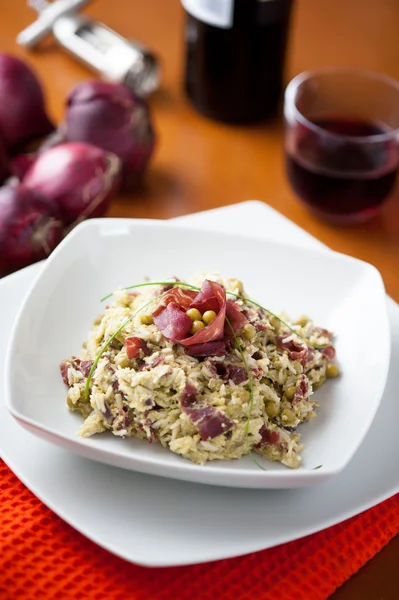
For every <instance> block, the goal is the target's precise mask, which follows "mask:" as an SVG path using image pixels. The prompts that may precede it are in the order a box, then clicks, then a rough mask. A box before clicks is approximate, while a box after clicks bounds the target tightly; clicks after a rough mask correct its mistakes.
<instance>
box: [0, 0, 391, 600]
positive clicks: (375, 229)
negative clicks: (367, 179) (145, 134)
mask: <svg viewBox="0 0 399 600" xmlns="http://www.w3.org/2000/svg"><path fill="white" fill-rule="evenodd" d="M2 3H4V4H5V0H3V2H2ZM25 4H26V3H25V2H24V1H23V0H13V2H10V3H9V2H7V8H5V6H3V7H2V8H1V19H0V50H7V51H10V52H14V53H17V54H19V55H20V56H22V57H24V56H28V58H29V60H30V61H31V62H32V63H33V64H34V66H35V67H36V69H37V71H38V73H39V74H40V76H41V77H42V79H43V81H44V84H45V87H46V91H47V96H48V103H49V109H50V111H51V113H52V115H53V116H54V118H55V119H56V120H61V119H62V116H63V110H64V98H65V96H66V94H67V93H68V91H69V90H70V89H71V87H72V86H73V85H74V84H76V83H77V82H79V81H82V80H84V79H87V78H88V77H91V75H90V74H89V73H88V71H86V70H85V69H84V68H83V67H81V66H80V65H78V64H77V63H76V62H75V61H74V60H73V59H71V58H70V57H69V56H67V55H66V54H65V53H63V52H62V51H61V50H60V49H59V48H58V47H57V45H56V44H55V43H53V42H52V41H51V40H49V41H48V42H47V43H46V44H45V45H44V47H43V48H42V49H41V50H40V51H37V52H35V53H29V55H27V54H26V53H25V52H24V51H23V50H21V49H19V48H17V46H16V44H15V42H14V40H15V36H16V34H17V33H18V32H19V31H20V30H21V29H22V28H24V27H25V26H26V25H28V24H29V23H30V22H31V21H32V20H33V16H34V14H33V12H32V11H31V10H29V9H28V8H26V6H25ZM87 12H88V13H89V14H90V15H92V16H93V17H95V18H97V19H99V20H102V21H104V22H106V23H107V25H109V26H110V27H112V28H114V29H116V30H117V31H119V32H120V33H121V34H122V35H125V36H127V37H131V38H135V39H138V40H141V41H142V42H144V43H146V44H148V45H149V46H150V47H151V48H153V49H154V50H156V51H157V52H158V53H159V54H160V56H161V57H162V59H163V84H162V90H161V91H160V92H159V93H157V94H156V95H155V96H154V97H153V98H152V100H151V105H152V110H153V114H154V118H155V123H156V126H157V129H158V132H159V145H158V149H157V153H156V156H155V159H154V161H153V163H152V168H151V171H150V172H149V174H148V177H147V181H146V184H145V186H143V188H142V189H141V190H140V191H138V192H137V193H136V194H134V195H130V196H124V197H120V198H118V199H116V200H115V201H114V203H113V206H112V208H111V211H110V214H111V215H112V216H132V217H133V216H134V217H156V218H169V217H174V216H177V215H183V214H187V213H191V212H197V211H200V210H206V209H209V208H214V207H217V206H223V205H226V204H232V203H237V202H241V201H244V200H248V199H259V200H263V201H265V202H267V203H268V204H270V205H271V206H273V207H274V208H276V209H277V210H279V211H280V212H281V213H283V214H284V215H286V216H288V217H289V218H290V219H292V220H293V221H295V222H296V223H298V225H300V226H301V227H303V228H304V229H306V230H308V231H309V232H310V233H312V234H313V235H315V236H316V237H318V238H319V239H320V240H322V241H323V242H325V243H326V244H328V245H329V246H330V247H331V248H334V249H335V250H339V251H341V252H345V253H348V254H351V255H353V256H356V257H358V258H361V259H363V260H366V261H368V262H371V263H373V264H374V265H375V266H376V267H377V268H378V269H379V270H380V271H381V273H382V275H383V277H384V280H385V284H386V288H387V291H388V293H389V294H390V295H391V296H392V297H393V298H395V299H396V300H397V301H399V269H398V265H399V260H398V259H399V200H398V199H397V198H395V199H393V200H392V201H390V202H389V203H388V205H387V206H386V207H385V209H384V211H383V213H382V214H381V216H379V217H378V218H376V219H375V220H374V221H372V222H370V223H368V224H366V225H364V226H362V227H358V228H348V229H337V228H333V227H330V226H328V225H326V224H323V223H320V222H318V221H317V220H315V219H314V218H313V217H312V216H310V215H309V214H308V212H307V211H306V210H305V209H304V208H303V207H302V206H301V205H300V204H299V203H298V201H297V200H296V199H295V197H294V195H293V193H292V191H291V189H290V188H289V186H288V184H287V181H286V179H285V175H284V171H283V165H282V146H283V136H282V127H281V119H276V120H274V121H273V122H271V123H269V124H267V125H262V126H254V127H246V128H244V127H228V126H225V125H220V124H218V123H214V122H212V121H209V120H207V119H205V118H203V117H202V116H201V115H199V114H197V113H196V112H195V110H193V108H192V107H191V106H190V104H189V102H188V101H187V100H186V98H185V97H184V95H183V93H182V65H183V49H184V45H183V22H184V21H183V11H182V9H181V7H180V3H179V1H178V0H146V1H145V2H143V1H142V0H98V1H97V2H95V3H94V4H93V6H90V7H89V8H88V10H87ZM398 23H399V2H398V1H397V0H379V1H378V2H365V1H364V0H351V1H350V2H348V1H347V0H322V1H318V0H298V1H297V9H296V12H295V15H294V20H293V29H292V37H291V44H290V53H289V62H288V68H287V81H288V80H289V79H290V78H291V77H292V76H294V75H295V74H297V73H299V72H301V71H303V70H305V69H308V68H313V67H319V66H325V65H335V64H337V65H348V66H358V67H364V68H369V69H374V70H377V71H382V72H384V73H387V74H388V75H391V76H393V77H396V78H397V79H399V36H398ZM398 562H399V536H397V537H396V539H395V540H393V541H392V542H391V543H390V544H389V545H388V546H387V547H386V548H385V549H384V550H383V551H382V552H381V553H380V554H379V555H378V556H376V557H375V558H374V559H373V560H372V561H370V563H369V564H368V565H367V566H366V567H364V568H363V569H362V570H361V571H360V572H359V573H358V574H357V575H356V576H354V577H353V578H352V579H351V580H350V581H349V582H347V583H346V584H345V585H344V586H343V587H342V588H341V589H340V590H338V591H337V592H336V593H335V594H334V596H333V598H334V599H335V600H357V599H359V600H360V599H361V600H397V598H398V597H399V591H398V590H399V569H398Z"/></svg>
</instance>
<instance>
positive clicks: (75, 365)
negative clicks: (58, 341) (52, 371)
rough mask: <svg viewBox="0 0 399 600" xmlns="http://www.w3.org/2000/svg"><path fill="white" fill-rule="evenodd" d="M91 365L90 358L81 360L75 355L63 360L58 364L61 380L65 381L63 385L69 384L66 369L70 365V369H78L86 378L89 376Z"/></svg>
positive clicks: (67, 369)
mask: <svg viewBox="0 0 399 600" xmlns="http://www.w3.org/2000/svg"><path fill="white" fill-rule="evenodd" d="M92 366H93V361H92V360H81V359H80V358H77V357H76V356H72V357H71V358H69V359H68V360H64V361H63V362H62V363H61V364H60V371H61V376H62V379H63V382H64V383H65V385H69V379H68V371H69V369H70V368H71V367H72V369H75V370H76V371H80V372H81V373H82V375H83V377H86V378H87V377H88V376H89V373H90V369H91V368H92Z"/></svg>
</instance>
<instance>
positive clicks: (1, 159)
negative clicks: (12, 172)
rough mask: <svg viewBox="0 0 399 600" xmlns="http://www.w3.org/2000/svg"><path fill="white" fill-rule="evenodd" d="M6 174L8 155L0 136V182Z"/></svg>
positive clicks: (0, 182)
mask: <svg viewBox="0 0 399 600" xmlns="http://www.w3.org/2000/svg"><path fill="white" fill-rule="evenodd" d="M7 176H8V156H7V151H6V147H5V145H4V142H3V139H2V138H1V137H0V184H2V183H3V181H4V180H5V179H6V177H7Z"/></svg>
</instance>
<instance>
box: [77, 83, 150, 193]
mask: <svg viewBox="0 0 399 600" xmlns="http://www.w3.org/2000/svg"><path fill="white" fill-rule="evenodd" d="M67 106H68V108H67V117H66V135H67V139H68V141H70V142H76V141H80V142H89V143H90V144H94V145H95V146H99V147H100V148H103V149H104V150H108V151H109V152H113V153H114V154H116V155H117V156H119V158H120V159H121V161H122V164H123V168H122V187H123V188H124V189H125V190H126V189H130V188H132V187H133V186H134V185H135V184H137V182H138V181H139V180H140V178H141V176H142V174H143V173H144V170H145V168H146V166H147V163H148V161H149V159H150V157H151V155H152V153H153V150H154V146H155V133H154V130H153V127H152V124H151V119H150V115H149V111H148V108H147V105H146V104H145V102H144V101H143V100H141V99H140V98H138V97H136V96H134V94H133V92H132V91H131V90H130V89H129V88H128V87H126V86H125V85H123V84H117V83H105V82H103V81H86V82H84V83H81V84H79V85H77V86H76V87H75V88H74V89H73V90H72V92H71V93H70V95H69V97H68V104H67Z"/></svg>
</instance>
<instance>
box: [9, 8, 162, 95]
mask: <svg viewBox="0 0 399 600" xmlns="http://www.w3.org/2000/svg"><path fill="white" fill-rule="evenodd" d="M89 2H90V0H54V2H51V3H50V2H47V0H30V1H29V2H28V5H29V6H30V7H31V8H33V9H34V10H35V11H36V12H37V13H38V15H39V16H38V18H37V20H36V21H35V22H34V23H32V24H31V25H29V26H28V27H27V28H26V29H24V30H23V31H21V33H20V34H19V35H18V36H17V42H18V44H20V45H21V46H25V47H27V48H34V47H35V46H36V45H37V44H38V43H39V42H40V41H41V40H42V39H43V38H45V37H46V36H47V35H49V34H53V36H54V37H55V39H56V40H57V41H58V43H59V44H60V45H61V46H62V47H63V48H65V49H66V50H67V51H68V52H69V53H70V54H72V55H73V56H75V57H76V58H77V59H78V60H79V61H80V62H82V63H84V64H85V65H87V66H88V67H89V68H91V69H93V70H94V71H96V72H97V73H98V74H99V75H100V76H101V77H102V78H103V79H105V80H107V81H113V82H120V83H124V84H125V85H127V86H128V87H130V88H131V89H133V90H134V91H135V92H136V93H137V94H138V95H139V96H142V97H146V96H148V95H149V94H151V93H152V92H153V91H155V90H156V89H157V88H158V86H159V81H160V66H159V61H158V59H157V57H156V56H155V55H154V53H153V52H151V51H150V50H149V49H148V48H146V47H145V46H143V45H141V44H139V43H138V42H136V41H130V40H127V39H126V38H124V37H123V36H121V35H119V34H118V33H116V31H113V30H112V29H110V28H109V27H107V26H106V25H104V24H103V23H99V22H96V21H93V20H91V19H90V18H89V17H87V16H83V15H80V14H78V13H77V11H78V10H79V9H81V8H83V7H84V6H86V5H87V4H89Z"/></svg>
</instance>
